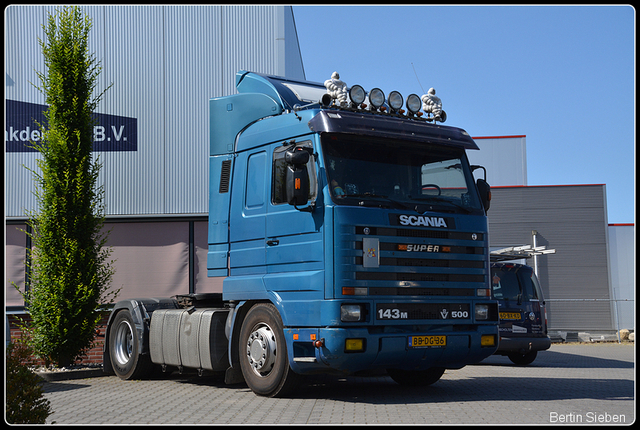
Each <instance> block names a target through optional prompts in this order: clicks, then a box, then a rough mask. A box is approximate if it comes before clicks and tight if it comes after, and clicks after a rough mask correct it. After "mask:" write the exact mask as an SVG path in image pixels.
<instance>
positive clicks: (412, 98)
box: [407, 94, 422, 114]
mask: <svg viewBox="0 0 640 430" xmlns="http://www.w3.org/2000/svg"><path fill="white" fill-rule="evenodd" d="M421 107H422V100H420V97H418V95H417V94H410V95H409V97H407V109H408V110H409V112H411V113H412V114H416V113H418V112H419V111H420V108H421Z"/></svg>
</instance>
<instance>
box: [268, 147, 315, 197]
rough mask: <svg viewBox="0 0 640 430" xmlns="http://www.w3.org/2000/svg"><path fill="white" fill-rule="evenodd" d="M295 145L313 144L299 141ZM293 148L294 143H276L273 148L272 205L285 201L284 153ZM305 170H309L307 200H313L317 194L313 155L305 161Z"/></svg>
mask: <svg viewBox="0 0 640 430" xmlns="http://www.w3.org/2000/svg"><path fill="white" fill-rule="evenodd" d="M295 147H302V148H311V149H313V145H312V143H311V141H305V142H300V143H298V144H295ZM293 148H294V145H278V147H276V148H275V149H274V150H273V174H272V178H271V202H272V203H273V204H274V205H279V204H283V203H287V190H286V173H287V162H286V161H285V153H286V152H287V151H290V150H292V149H293ZM307 171H308V172H309V188H310V190H309V201H310V202H313V201H315V199H316V197H317V195H318V186H317V176H316V162H315V157H314V156H311V157H309V162H308V163H307Z"/></svg>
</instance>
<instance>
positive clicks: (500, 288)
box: [491, 262, 551, 365]
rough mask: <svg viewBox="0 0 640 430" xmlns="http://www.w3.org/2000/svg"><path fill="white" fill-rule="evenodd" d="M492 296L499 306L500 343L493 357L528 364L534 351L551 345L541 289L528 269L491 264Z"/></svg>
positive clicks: (499, 263)
mask: <svg viewBox="0 0 640 430" xmlns="http://www.w3.org/2000/svg"><path fill="white" fill-rule="evenodd" d="M491 285H492V293H493V297H494V298H495V299H497V300H498V303H499V306H500V344H499V346H498V350H497V351H496V354H497V355H506V356H507V357H509V359H510V360H511V361H512V362H513V363H515V364H518V365H527V364H531V363H532V362H533V361H534V360H535V359H536V357H537V354H538V351H544V350H547V349H549V347H550V346H551V339H550V338H549V336H548V335H547V310H546V304H545V300H544V295H543V292H542V288H541V287H540V282H539V281H538V277H537V276H536V274H535V273H534V270H533V268H532V267H530V266H527V265H524V264H517V263H506V262H494V263H491Z"/></svg>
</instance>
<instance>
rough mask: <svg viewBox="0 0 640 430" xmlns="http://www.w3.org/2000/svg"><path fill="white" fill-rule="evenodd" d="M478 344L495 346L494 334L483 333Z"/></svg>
mask: <svg viewBox="0 0 640 430" xmlns="http://www.w3.org/2000/svg"><path fill="white" fill-rule="evenodd" d="M480 346H485V347H486V346H496V336H495V335H493V334H483V335H482V336H480Z"/></svg>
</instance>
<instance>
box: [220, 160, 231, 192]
mask: <svg viewBox="0 0 640 430" xmlns="http://www.w3.org/2000/svg"><path fill="white" fill-rule="evenodd" d="M230 180H231V160H225V161H223V162H222V169H221V170H220V190H219V192H220V193H228V192H229V182H230Z"/></svg>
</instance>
